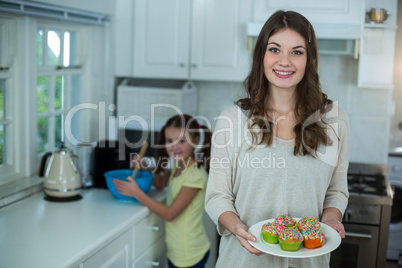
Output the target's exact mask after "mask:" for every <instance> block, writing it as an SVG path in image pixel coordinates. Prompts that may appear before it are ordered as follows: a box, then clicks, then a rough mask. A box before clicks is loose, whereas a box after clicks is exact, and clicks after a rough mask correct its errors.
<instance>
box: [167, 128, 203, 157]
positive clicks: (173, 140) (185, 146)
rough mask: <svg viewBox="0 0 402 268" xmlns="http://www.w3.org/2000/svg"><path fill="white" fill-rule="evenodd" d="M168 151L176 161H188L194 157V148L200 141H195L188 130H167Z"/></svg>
mask: <svg viewBox="0 0 402 268" xmlns="http://www.w3.org/2000/svg"><path fill="white" fill-rule="evenodd" d="M165 137H166V151H167V153H168V155H169V156H170V157H172V158H173V160H174V161H186V160H188V159H189V158H191V157H193V154H194V148H195V146H196V145H197V144H198V141H197V140H198V139H197V140H196V141H193V140H192V139H191V138H190V137H191V136H190V134H189V132H188V131H187V130H184V129H183V128H177V127H167V128H166V129H165Z"/></svg>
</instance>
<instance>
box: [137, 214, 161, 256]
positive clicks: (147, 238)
mask: <svg viewBox="0 0 402 268" xmlns="http://www.w3.org/2000/svg"><path fill="white" fill-rule="evenodd" d="M164 233H165V226H164V220H163V219H161V218H159V217H158V216H156V215H155V214H154V213H151V214H149V215H148V216H147V217H146V218H144V219H143V220H141V221H140V222H138V223H137V224H136V225H134V232H133V245H134V253H133V256H134V258H137V257H138V256H140V255H141V254H142V253H144V252H145V251H146V250H147V249H148V248H149V247H150V246H151V245H152V244H153V243H155V241H157V240H158V239H159V238H163V234H164Z"/></svg>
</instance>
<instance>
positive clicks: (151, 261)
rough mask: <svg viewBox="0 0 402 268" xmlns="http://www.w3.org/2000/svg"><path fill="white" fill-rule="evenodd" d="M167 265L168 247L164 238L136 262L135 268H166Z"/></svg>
mask: <svg viewBox="0 0 402 268" xmlns="http://www.w3.org/2000/svg"><path fill="white" fill-rule="evenodd" d="M166 265H167V259H166V246H165V239H164V238H163V237H162V238H160V239H159V240H157V241H156V242H155V243H154V244H153V245H152V246H151V247H150V248H149V249H148V250H146V251H145V252H144V254H142V255H141V256H140V257H139V258H138V259H136V260H135V261H134V264H133V268H147V267H152V268H156V267H160V268H165V267H166Z"/></svg>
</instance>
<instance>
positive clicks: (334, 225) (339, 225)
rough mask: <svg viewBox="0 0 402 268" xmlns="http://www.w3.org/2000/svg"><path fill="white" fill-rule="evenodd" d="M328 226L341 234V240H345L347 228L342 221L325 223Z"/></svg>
mask: <svg viewBox="0 0 402 268" xmlns="http://www.w3.org/2000/svg"><path fill="white" fill-rule="evenodd" d="M323 223H325V224H326V225H329V226H331V227H332V228H333V229H335V231H337V232H338V233H339V235H340V236H341V238H345V227H343V224H342V223H341V222H340V221H337V220H327V221H323Z"/></svg>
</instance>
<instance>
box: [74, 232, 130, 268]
mask: <svg viewBox="0 0 402 268" xmlns="http://www.w3.org/2000/svg"><path fill="white" fill-rule="evenodd" d="M131 247H132V240H131V229H130V230H128V231H126V232H124V233H123V234H121V235H120V236H119V237H117V238H116V239H115V240H113V241H112V242H111V243H109V244H108V245H107V246H105V247H104V248H102V249H101V250H99V251H98V252H97V253H95V254H94V255H93V256H92V257H90V258H89V259H87V260H86V261H85V262H84V263H83V265H82V267H83V268H100V267H103V268H107V267H129V266H130V261H131Z"/></svg>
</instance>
